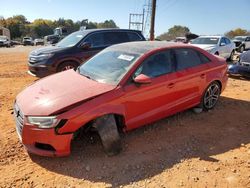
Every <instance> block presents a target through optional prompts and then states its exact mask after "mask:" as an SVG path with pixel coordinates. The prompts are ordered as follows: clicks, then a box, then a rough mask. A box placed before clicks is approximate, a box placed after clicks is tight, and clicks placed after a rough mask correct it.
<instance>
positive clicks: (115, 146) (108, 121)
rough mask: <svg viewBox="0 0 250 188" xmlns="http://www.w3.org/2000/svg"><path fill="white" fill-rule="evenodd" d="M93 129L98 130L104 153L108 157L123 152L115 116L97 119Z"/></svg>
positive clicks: (110, 115)
mask: <svg viewBox="0 0 250 188" xmlns="http://www.w3.org/2000/svg"><path fill="white" fill-rule="evenodd" d="M93 127H95V128H96V129H97V131H98V134H99V136H100V138H101V141H102V145H103V148H104V151H105V152H106V154H107V155H108V156H113V155H116V154H118V153H119V152H120V151H121V149H122V147H121V140H120V135H119V132H118V129H117V125H116V121H115V117H114V115H112V114H109V115H104V116H102V117H100V118H97V119H96V120H95V121H94V123H93Z"/></svg>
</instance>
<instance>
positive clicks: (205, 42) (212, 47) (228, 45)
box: [191, 36, 235, 60]
mask: <svg viewBox="0 0 250 188" xmlns="http://www.w3.org/2000/svg"><path fill="white" fill-rule="evenodd" d="M191 44H193V45H195V46H198V47H200V48H202V49H204V50H206V51H208V52H209V53H211V54H214V55H219V56H221V57H224V58H226V59H230V60H233V56H234V53H235V44H234V42H232V41H231V40H230V39H229V38H227V37H223V36H200V37H198V38H196V39H194V40H193V41H192V42H191Z"/></svg>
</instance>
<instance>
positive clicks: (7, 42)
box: [0, 35, 11, 47]
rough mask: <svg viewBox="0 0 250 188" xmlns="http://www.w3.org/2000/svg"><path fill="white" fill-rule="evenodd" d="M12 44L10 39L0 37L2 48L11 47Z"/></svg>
mask: <svg viewBox="0 0 250 188" xmlns="http://www.w3.org/2000/svg"><path fill="white" fill-rule="evenodd" d="M10 46H11V43H10V40H9V39H8V37H6V36H2V35H0V47H10Z"/></svg>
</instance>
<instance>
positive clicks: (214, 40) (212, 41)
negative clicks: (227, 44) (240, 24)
mask: <svg viewBox="0 0 250 188" xmlns="http://www.w3.org/2000/svg"><path fill="white" fill-rule="evenodd" d="M218 41H219V38H215V37H198V38H196V39H194V40H193V41H192V42H191V44H218Z"/></svg>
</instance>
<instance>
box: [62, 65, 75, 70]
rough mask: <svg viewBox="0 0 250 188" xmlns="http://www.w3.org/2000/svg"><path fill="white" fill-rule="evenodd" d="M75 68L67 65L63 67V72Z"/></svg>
mask: <svg viewBox="0 0 250 188" xmlns="http://www.w3.org/2000/svg"><path fill="white" fill-rule="evenodd" d="M73 68H74V66H72V65H67V66H65V67H63V69H62V71H66V70H69V69H73Z"/></svg>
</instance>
